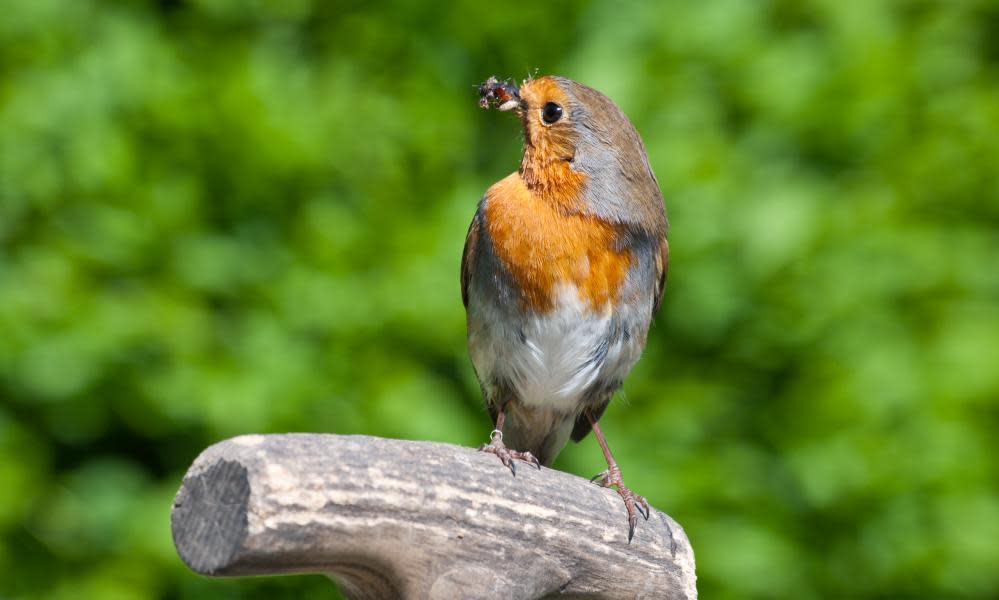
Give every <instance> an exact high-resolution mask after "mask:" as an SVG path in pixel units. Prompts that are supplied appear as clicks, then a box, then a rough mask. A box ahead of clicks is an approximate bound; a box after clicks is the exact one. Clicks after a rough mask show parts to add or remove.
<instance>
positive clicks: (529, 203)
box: [485, 173, 631, 312]
mask: <svg viewBox="0 0 999 600" xmlns="http://www.w3.org/2000/svg"><path fill="white" fill-rule="evenodd" d="M580 183H581V182H580ZM485 227H486V230H487V231H488V233H489V237H490V238H491V239H492V242H493V246H494V248H495V251H496V253H497V255H498V256H499V258H500V260H502V261H503V263H504V264H505V265H506V267H507V269H508V270H509V272H510V274H511V276H512V277H513V279H514V281H515V282H516V283H517V284H518V285H519V287H520V289H521V290H522V291H523V301H524V303H525V305H526V307H529V308H532V309H534V310H537V311H539V312H545V311H548V310H550V309H551V308H553V307H554V304H555V293H556V292H557V290H558V289H559V287H560V286H561V285H562V284H571V285H572V286H573V287H575V288H576V290H578V293H579V297H580V299H581V300H582V301H583V302H585V303H587V304H588V305H589V307H590V308H591V309H592V310H599V309H601V308H602V307H603V306H604V305H605V304H606V303H607V302H608V301H612V300H615V299H616V298H617V294H618V290H619V289H620V287H621V284H622V282H623V281H624V277H625V274H626V273H627V271H628V267H629V266H630V265H631V253H630V252H629V251H628V250H616V249H615V248H614V240H615V237H616V235H617V227H616V226H615V225H614V224H612V223H609V222H607V221H604V220H601V219H598V218H596V217H593V216H590V215H585V214H575V213H570V212H568V211H567V209H566V206H565V204H560V203H559V202H553V201H552V200H551V199H546V198H542V197H539V196H537V195H535V194H534V193H533V192H531V190H529V189H528V188H527V187H526V186H525V184H524V181H523V179H521V177H520V175H519V174H517V173H514V174H512V175H510V176H509V177H507V178H505V179H503V180H501V181H499V182H498V183H496V184H495V185H494V186H493V187H491V188H490V189H489V191H488V192H487V201H486V206H485Z"/></svg>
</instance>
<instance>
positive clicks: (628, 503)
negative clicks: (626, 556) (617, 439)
mask: <svg viewBox="0 0 999 600" xmlns="http://www.w3.org/2000/svg"><path fill="white" fill-rule="evenodd" d="M586 418H587V419H588V420H589V421H590V427H592V428H593V435H594V437H596V438H597V443H598V444H600V449H601V450H603V451H604V458H605V459H607V470H606V471H604V472H603V473H600V474H599V475H597V476H595V477H594V478H593V479H591V480H590V481H592V482H594V483H596V484H598V485H601V486H603V487H615V488H617V493H618V494H619V495H620V496H621V498H622V499H623V500H624V507H625V509H627V511H628V543H629V544H630V543H631V538H632V537H634V535H635V527H636V526H637V525H638V514H637V513H641V515H642V516H643V517H645V520H646V521H648V520H649V503H648V502H647V501H646V500H645V498H643V497H641V496H639V495H638V494H636V493H635V492H633V491H631V490H629V489H628V488H627V487H625V485H624V480H623V479H622V478H621V469H620V468H619V467H618V466H617V461H615V460H614V455H613V454H611V451H610V447H609V446H608V445H607V440H606V439H605V438H604V432H603V431H600V426H599V425H597V420H596V419H594V418H593V414H592V413H590V411H589V410H587V411H586ZM642 509H645V510H644V511H643V510H642Z"/></svg>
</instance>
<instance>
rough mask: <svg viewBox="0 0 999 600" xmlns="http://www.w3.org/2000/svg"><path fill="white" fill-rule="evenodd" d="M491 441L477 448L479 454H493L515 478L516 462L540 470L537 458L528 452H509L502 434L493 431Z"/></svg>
mask: <svg viewBox="0 0 999 600" xmlns="http://www.w3.org/2000/svg"><path fill="white" fill-rule="evenodd" d="M490 437H491V440H492V441H490V442H489V443H488V444H482V445H481V446H479V452H489V453H490V454H495V455H496V456H497V457H499V459H500V462H502V463H503V464H504V465H505V466H506V467H507V468H508V469H510V473H512V474H513V476H514V477H516V476H517V462H516V461H518V460H522V461H524V462H526V463H528V464H531V465H534V466H535V467H537V468H538V470H539V471H540V470H541V463H540V462H539V461H538V459H537V458H535V456H534V455H533V454H531V453H530V452H521V451H519V450H510V449H509V448H507V447H506V446H505V445H504V444H503V434H502V433H501V432H500V431H498V430H496V431H493V433H492V435H491V436H490Z"/></svg>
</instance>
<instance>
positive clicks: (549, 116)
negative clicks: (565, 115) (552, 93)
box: [541, 102, 562, 125]
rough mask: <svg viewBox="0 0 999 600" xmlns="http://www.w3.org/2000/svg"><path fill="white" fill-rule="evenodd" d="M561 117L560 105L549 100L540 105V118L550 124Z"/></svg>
mask: <svg viewBox="0 0 999 600" xmlns="http://www.w3.org/2000/svg"><path fill="white" fill-rule="evenodd" d="M561 118H562V107H561V106H559V105H558V104H555V103H554V102H549V103H548V104H545V105H544V106H543V107H541V119H542V120H544V122H545V123H548V124H549V125H551V124H552V123H554V122H555V121H558V120H559V119H561Z"/></svg>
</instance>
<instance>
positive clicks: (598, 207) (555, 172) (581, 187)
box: [479, 76, 662, 221]
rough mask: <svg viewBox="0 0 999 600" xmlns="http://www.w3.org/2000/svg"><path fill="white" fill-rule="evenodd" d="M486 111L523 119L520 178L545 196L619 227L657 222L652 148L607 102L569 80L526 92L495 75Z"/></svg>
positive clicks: (538, 81)
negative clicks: (621, 223) (490, 109)
mask: <svg viewBox="0 0 999 600" xmlns="http://www.w3.org/2000/svg"><path fill="white" fill-rule="evenodd" d="M479 105H480V106H482V107H483V108H487V107H489V106H495V107H496V108H498V109H499V110H502V111H513V112H515V113H516V114H517V115H518V116H519V117H520V120H521V123H522V124H523V128H524V157H523V159H522V161H521V165H520V174H521V176H522V177H523V179H524V182H525V183H526V184H527V186H528V187H530V188H531V189H533V190H534V191H535V192H536V193H538V194H539V195H542V196H546V197H549V198H551V199H553V200H554V201H556V202H558V203H559V204H562V205H564V206H565V207H566V208H569V209H574V210H580V211H585V212H590V213H595V214H598V215H601V216H604V217H607V218H611V219H613V220H615V221H631V220H638V219H651V218H656V217H655V216H654V215H655V213H656V212H657V211H656V210H651V209H648V210H646V208H647V207H648V206H653V205H655V203H656V202H658V204H659V206H661V205H662V195H661V194H660V192H659V186H658V183H657V182H656V179H655V176H654V175H653V174H652V170H651V168H650V167H649V162H648V158H647V156H646V154H645V146H644V145H643V144H642V140H641V138H640V137H639V135H638V132H637V131H636V130H635V127H634V126H633V125H632V124H631V121H629V120H628V118H627V117H626V116H625V115H624V113H623V112H621V109H620V108H618V107H617V105H616V104H614V102H612V101H611V100H610V98H608V97H607V96H605V95H603V94H601V93H600V92H598V91H597V90H594V89H593V88H590V87H587V86H585V85H582V84H580V83H577V82H575V81H572V80H571V79H566V78H564V77H557V76H545V77H539V78H535V79H527V80H525V81H523V82H522V83H521V84H520V85H519V86H518V85H516V84H515V83H514V82H513V81H511V80H507V81H503V80H500V79H497V78H496V77H490V78H489V79H488V80H486V81H485V82H484V83H483V84H482V85H480V86H479ZM643 205H647V206H643ZM657 210H658V212H661V209H657Z"/></svg>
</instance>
